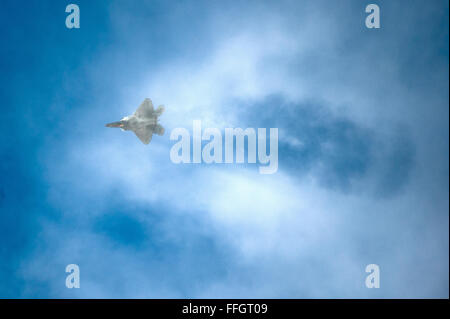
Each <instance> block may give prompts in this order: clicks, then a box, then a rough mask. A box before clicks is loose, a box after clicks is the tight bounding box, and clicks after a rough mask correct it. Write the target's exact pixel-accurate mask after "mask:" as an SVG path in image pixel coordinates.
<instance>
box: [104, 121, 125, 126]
mask: <svg viewBox="0 0 450 319" xmlns="http://www.w3.org/2000/svg"><path fill="white" fill-rule="evenodd" d="M105 126H106V127H122V126H123V124H122V123H121V122H120V121H119V122H112V123H108V124H106V125H105Z"/></svg>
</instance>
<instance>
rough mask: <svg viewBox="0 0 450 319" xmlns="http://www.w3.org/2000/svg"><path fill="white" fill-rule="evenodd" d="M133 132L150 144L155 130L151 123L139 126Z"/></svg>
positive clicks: (142, 140) (143, 141)
mask: <svg viewBox="0 0 450 319" xmlns="http://www.w3.org/2000/svg"><path fill="white" fill-rule="evenodd" d="M133 132H134V134H136V136H137V137H139V139H140V140H141V142H142V143H144V144H148V143H150V141H151V140H152V135H153V130H152V127H151V125H147V126H141V127H138V128H136V129H133Z"/></svg>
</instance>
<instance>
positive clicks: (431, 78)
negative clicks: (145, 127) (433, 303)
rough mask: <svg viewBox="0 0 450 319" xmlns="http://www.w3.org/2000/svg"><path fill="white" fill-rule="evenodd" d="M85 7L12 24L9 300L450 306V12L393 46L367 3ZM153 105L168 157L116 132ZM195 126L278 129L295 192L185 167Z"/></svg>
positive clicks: (251, 172) (390, 4)
mask: <svg viewBox="0 0 450 319" xmlns="http://www.w3.org/2000/svg"><path fill="white" fill-rule="evenodd" d="M69 3H70V2H65V1H61V0H60V1H42V0H40V1H27V2H26V3H22V2H17V1H4V2H3V3H2V6H1V11H0V30H1V31H0V35H1V38H2V42H3V43H2V46H1V49H0V66H1V70H2V72H1V74H2V77H1V78H0V80H1V85H0V94H1V96H2V100H3V103H2V125H1V126H0V127H1V129H0V130H1V133H2V134H1V135H0V136H1V137H0V152H1V158H2V161H1V164H0V173H1V176H2V179H1V180H0V212H1V213H0V242H1V244H0V297H2V298H220V297H240V298H244V297H247V298H251V297H255V298H257V297H261V298H264V297H265V298H432V297H435V298H448V288H449V278H448V270H449V255H448V251H449V229H448V225H449V220H448V208H449V180H448V178H449V171H448V162H449V122H448V119H449V114H448V100H449V94H448V85H449V83H448V79H449V77H448V70H449V68H448V61H449V53H448V52H449V51H448V29H449V27H448V2H447V1H431V2H426V3H425V2H423V1H409V2H408V4H407V5H405V4H404V3H403V2H400V1H378V2H376V3H377V4H378V5H379V6H380V9H381V28H380V29H377V30H374V29H370V30H369V29H367V28H366V27H365V25H364V20H365V17H366V13H365V12H364V9H365V6H366V5H367V4H368V3H370V2H367V3H366V2H364V1H339V3H337V2H331V1H264V2H263V1H246V2H245V3H242V2H239V1H236V2H234V1H227V2H225V3H222V2H211V1H195V2H194V1H111V0H108V1H81V0H80V1H76V2H74V3H76V4H78V5H79V7H80V11H81V28H80V29H76V30H75V29H72V30H69V29H67V28H66V27H65V19H66V15H67V14H66V13H65V7H66V5H67V4H69ZM145 97H149V98H151V99H152V100H153V102H154V104H156V105H159V104H164V105H165V106H166V112H165V113H164V114H163V115H162V117H161V123H162V124H163V126H164V127H165V129H166V134H165V135H164V136H163V137H159V136H155V137H154V138H153V140H152V142H151V144H150V145H148V146H144V145H143V144H141V143H140V141H139V140H138V139H137V138H136V137H135V136H134V135H133V134H132V133H130V132H125V133H124V132H120V131H118V130H112V129H106V128H105V127H104V125H105V123H108V122H112V121H116V120H118V119H120V118H121V117H123V116H125V115H128V114H130V113H132V112H133V111H134V110H135V108H136V107H137V106H138V105H139V103H140V102H141V101H142V100H143V99H144V98H145ZM195 119H200V120H202V124H203V125H204V127H218V128H220V129H221V130H223V129H224V128H225V127H242V128H246V127H254V128H257V127H266V128H270V127H277V128H278V129H279V169H278V172H277V173H276V174H273V175H260V174H259V173H258V169H257V166H256V165H228V166H227V165H219V164H217V165H206V164H201V165H193V164H189V165H188V164H180V165H176V164H173V163H172V162H171V161H170V158H169V152H170V148H171V147H172V145H173V143H174V142H173V141H170V140H169V136H170V131H171V130H172V129H174V128H176V127H186V128H188V129H189V130H191V129H192V121H193V120H195ZM71 263H75V264H78V265H79V266H80V271H81V288H80V289H67V288H66V287H65V278H66V275H67V274H66V273H65V267H66V265H68V264H71ZM372 263H375V264H378V265H379V266H380V271H381V288H379V289H367V288H366V287H365V284H364V281H365V276H366V275H367V274H366V273H365V266H366V265H368V264H372Z"/></svg>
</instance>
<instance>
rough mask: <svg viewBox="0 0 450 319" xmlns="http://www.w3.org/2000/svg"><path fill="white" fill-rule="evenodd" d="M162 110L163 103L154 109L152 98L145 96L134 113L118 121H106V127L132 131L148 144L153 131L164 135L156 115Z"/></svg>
mask: <svg viewBox="0 0 450 319" xmlns="http://www.w3.org/2000/svg"><path fill="white" fill-rule="evenodd" d="M163 112H164V106H163V105H160V106H158V108H157V109H156V110H154V109H153V103H152V100H150V99H148V98H147V99H145V100H144V101H143V102H142V103H141V105H140V106H139V107H138V109H137V110H136V112H134V114H132V115H129V116H125V117H124V118H123V119H121V120H120V121H118V122H112V123H108V124H106V127H119V128H121V129H122V131H133V132H134V134H136V136H137V137H138V138H139V139H140V140H141V142H142V143H144V144H148V143H150V141H151V140H152V136H153V133H155V134H158V135H160V136H162V135H164V127H162V126H161V125H159V124H158V117H159V116H160V115H161V114H162V113H163Z"/></svg>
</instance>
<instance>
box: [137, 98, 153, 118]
mask: <svg viewBox="0 0 450 319" xmlns="http://www.w3.org/2000/svg"><path fill="white" fill-rule="evenodd" d="M153 112H154V110H153V103H152V100H150V99H145V100H144V101H143V102H142V103H141V105H140V106H139V107H138V109H137V110H136V112H134V115H136V116H137V117H143V118H146V117H151V116H152V115H153Z"/></svg>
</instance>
